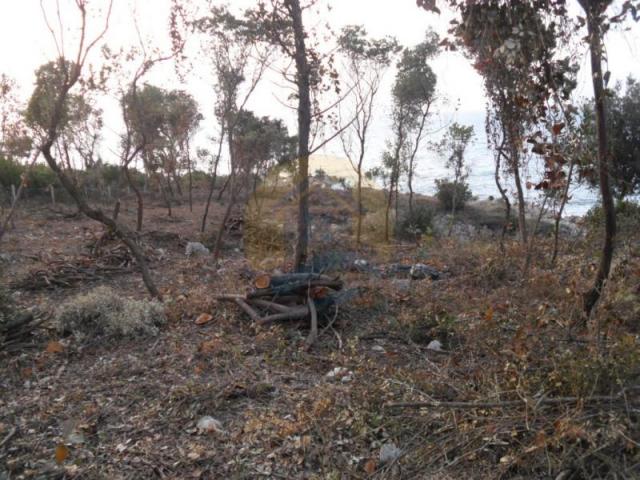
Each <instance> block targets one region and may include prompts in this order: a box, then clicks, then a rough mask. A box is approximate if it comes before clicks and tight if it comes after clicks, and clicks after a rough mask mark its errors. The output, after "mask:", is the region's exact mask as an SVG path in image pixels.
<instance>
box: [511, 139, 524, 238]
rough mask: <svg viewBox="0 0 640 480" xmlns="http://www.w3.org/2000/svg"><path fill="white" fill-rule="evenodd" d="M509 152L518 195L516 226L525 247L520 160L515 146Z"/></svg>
mask: <svg viewBox="0 0 640 480" xmlns="http://www.w3.org/2000/svg"><path fill="white" fill-rule="evenodd" d="M511 152H512V153H511V155H512V158H511V163H512V167H513V175H514V176H515V179H516V193H517V195H518V228H519V229H520V240H521V241H522V245H523V246H524V247H526V246H527V239H528V235H527V216H526V210H525V208H526V206H525V202H524V189H523V188H522V180H521V179H520V165H519V163H520V160H519V156H518V154H517V153H516V148H515V147H512V149H511Z"/></svg>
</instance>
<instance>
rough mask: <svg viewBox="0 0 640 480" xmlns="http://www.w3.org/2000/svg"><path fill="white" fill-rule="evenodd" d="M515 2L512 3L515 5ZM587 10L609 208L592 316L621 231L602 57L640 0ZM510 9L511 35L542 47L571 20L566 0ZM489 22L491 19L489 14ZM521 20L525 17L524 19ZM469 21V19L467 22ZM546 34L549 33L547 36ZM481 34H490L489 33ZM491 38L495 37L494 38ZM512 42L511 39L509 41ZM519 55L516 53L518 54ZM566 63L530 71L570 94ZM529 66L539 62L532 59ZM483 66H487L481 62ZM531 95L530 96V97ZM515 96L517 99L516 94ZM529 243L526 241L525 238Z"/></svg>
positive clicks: (589, 1)
mask: <svg viewBox="0 0 640 480" xmlns="http://www.w3.org/2000/svg"><path fill="white" fill-rule="evenodd" d="M417 3H418V6H420V7H422V8H424V9H426V10H430V11H435V12H439V10H438V8H437V6H436V2H435V0H417ZM450 3H451V4H452V5H453V6H454V7H456V8H460V9H461V11H462V12H463V14H464V11H465V9H472V8H474V6H477V5H475V4H476V2H473V1H471V0H467V1H465V2H462V4H461V5H458V2H457V0H450ZM514 3H515V4H516V5H513V4H514ZM578 3H579V4H580V6H581V8H582V10H583V11H584V13H585V14H586V18H584V17H578V18H577V19H576V20H577V21H576V28H575V29H574V31H575V32H579V31H580V30H581V29H582V27H584V26H585V25H586V27H587V36H586V37H584V38H585V42H586V44H587V45H588V46H589V51H590V63H591V77H592V83H593V90H594V103H595V117H596V129H597V136H598V173H599V186H600V196H601V198H602V207H603V210H604V212H605V233H604V241H603V246H602V255H601V258H600V265H599V267H598V271H597V273H596V277H595V281H594V285H593V288H591V290H590V291H589V292H587V294H586V295H585V297H584V310H585V313H586V315H587V316H589V315H590V314H591V312H592V311H593V308H594V307H595V305H596V303H597V302H598V300H599V298H600V295H601V293H602V288H603V286H604V284H605V281H606V279H607V278H608V276H609V271H610V269H611V261H612V259H613V249H614V240H615V234H616V222H615V210H614V204H613V195H612V192H611V187H610V182H609V163H610V162H609V155H608V138H607V118H606V96H605V90H604V77H605V75H604V73H603V71H602V60H603V42H604V37H605V35H606V32H607V31H608V29H609V28H610V26H611V24H612V23H621V22H623V21H624V20H625V19H626V18H627V17H628V16H629V15H630V16H631V17H632V18H633V20H634V21H636V22H637V21H638V20H640V15H638V10H639V9H640V4H639V3H638V2H634V1H631V0H626V1H624V2H623V3H622V5H621V10H620V11H619V12H618V13H617V14H615V15H611V16H608V14H607V10H608V9H609V7H610V6H611V5H612V4H613V1H612V0H578ZM507 6H508V7H509V6H510V7H511V8H509V14H510V16H511V18H518V19H519V20H521V22H520V23H521V27H522V28H518V30H517V31H514V30H513V28H512V30H511V33H512V34H513V33H518V34H520V32H522V33H523V34H524V35H526V36H530V37H535V38H536V39H538V40H542V42H541V43H542V44H543V45H550V46H554V45H555V40H556V39H557V37H558V35H557V33H558V32H557V28H558V25H562V24H565V23H567V22H568V21H570V13H569V10H568V9H567V8H566V0H553V1H549V0H529V1H524V0H522V1H518V2H511V4H510V5H507ZM514 6H515V7H520V6H522V7H523V8H524V9H525V11H529V12H531V11H533V13H534V14H535V15H534V16H533V17H531V16H529V15H526V16H523V15H513V7H514ZM540 13H544V14H545V15H546V16H547V18H548V20H549V21H547V22H545V23H541V22H538V21H535V19H536V18H539V14H540ZM485 20H491V19H490V18H487V19H485ZM522 20H525V21H524V22H523V21H522ZM463 25H464V22H463ZM478 27H479V28H480V30H476V31H482V32H484V31H485V29H484V25H482V24H481V23H480V24H478ZM544 32H547V34H546V35H545V34H544ZM510 36H511V35H502V36H497V38H499V39H505V42H504V46H505V48H506V49H507V50H513V49H512V48H511V46H512V45H514V46H517V43H514V42H515V41H514V39H513V38H509V37H510ZM482 38H483V39H484V38H486V36H485V35H483V36H482ZM489 38H491V36H490V37H489ZM468 39H470V40H472V39H473V37H472V36H469V37H468ZM507 39H509V40H511V41H510V42H509V43H507V42H506V40H507ZM479 40H480V37H477V39H476V44H478V43H481V42H479ZM514 53H516V52H514ZM517 58H519V59H523V58H526V56H521V55H518V57H517ZM566 63H567V62H556V63H555V65H560V66H561V67H565V68H564V71H563V69H562V68H560V69H554V68H551V67H552V66H553V65H554V63H553V62H552V61H551V60H550V59H547V61H545V62H541V64H540V66H541V67H543V68H542V70H540V69H539V68H536V69H535V70H533V72H531V69H529V72H530V73H533V74H534V75H531V78H535V77H536V76H537V75H536V74H538V72H539V73H543V74H544V76H543V77H542V78H543V79H545V80H547V85H549V83H550V84H551V85H552V86H553V87H554V91H555V92H556V94H557V93H559V92H566V90H567V89H566V88H562V85H561V83H560V82H558V81H557V80H564V79H565V78H566V73H567V71H568V70H569V69H567V68H566V66H567V65H566ZM530 65H534V64H532V63H530ZM480 66H482V65H480ZM562 83H566V85H567V86H570V85H571V83H572V82H562ZM542 92H548V89H545V90H542ZM525 98H526V97H525ZM514 100H515V97H514ZM525 243H526V242H525Z"/></svg>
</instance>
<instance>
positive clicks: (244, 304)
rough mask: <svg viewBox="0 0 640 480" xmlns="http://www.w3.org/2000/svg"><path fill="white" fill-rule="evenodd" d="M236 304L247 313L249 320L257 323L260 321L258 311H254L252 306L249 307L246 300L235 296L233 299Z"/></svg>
mask: <svg viewBox="0 0 640 480" xmlns="http://www.w3.org/2000/svg"><path fill="white" fill-rule="evenodd" d="M234 300H235V302H236V304H237V305H238V306H239V307H240V308H241V309H242V310H244V312H245V313H246V314H247V315H249V316H250V317H251V320H253V321H254V322H256V323H258V322H260V320H261V319H260V315H258V312H256V311H255V310H254V309H253V308H251V307H250V306H249V305H248V304H247V302H245V301H244V300H243V299H241V298H235V299H234Z"/></svg>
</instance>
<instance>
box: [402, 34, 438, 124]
mask: <svg viewBox="0 0 640 480" xmlns="http://www.w3.org/2000/svg"><path fill="white" fill-rule="evenodd" d="M437 52H438V36H437V34H435V33H434V32H432V31H429V32H427V35H426V38H425V40H424V41H423V42H422V43H420V44H418V45H416V46H415V47H413V48H407V49H405V50H404V51H403V53H402V57H401V59H400V61H399V62H398V65H397V66H398V73H397V75H396V81H395V83H394V86H393V91H392V93H393V98H394V103H395V109H396V116H397V115H398V114H399V113H400V112H402V113H403V114H404V115H407V121H409V120H415V119H416V118H417V117H418V115H419V113H420V110H421V109H422V107H423V106H424V105H425V104H430V103H431V102H432V101H433V99H434V94H435V89H436V80H437V79H436V74H435V73H434V71H433V69H432V68H431V67H430V66H429V63H428V61H429V60H430V59H432V58H433V57H434V56H435V54H436V53H437Z"/></svg>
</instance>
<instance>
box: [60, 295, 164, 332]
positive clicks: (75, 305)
mask: <svg viewBox="0 0 640 480" xmlns="http://www.w3.org/2000/svg"><path fill="white" fill-rule="evenodd" d="M55 319H56V322H57V324H58V330H59V331H60V333H63V334H69V333H71V334H73V335H74V336H76V338H78V339H79V340H84V339H87V338H95V337H101V336H107V337H113V338H121V337H131V336H145V335H157V334H158V326H160V325H163V324H164V323H166V317H165V313H164V307H163V306H162V304H160V303H158V302H156V301H148V300H130V299H127V298H124V297H122V295H120V294H118V293H116V292H114V291H113V290H111V289H110V288H108V287H104V286H103V287H97V288H95V289H94V290H92V291H90V292H88V293H86V294H82V295H78V296H77V297H75V298H73V299H71V300H69V301H68V302H66V303H64V304H63V305H61V306H60V307H59V308H58V309H57V311H56V315H55Z"/></svg>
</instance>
